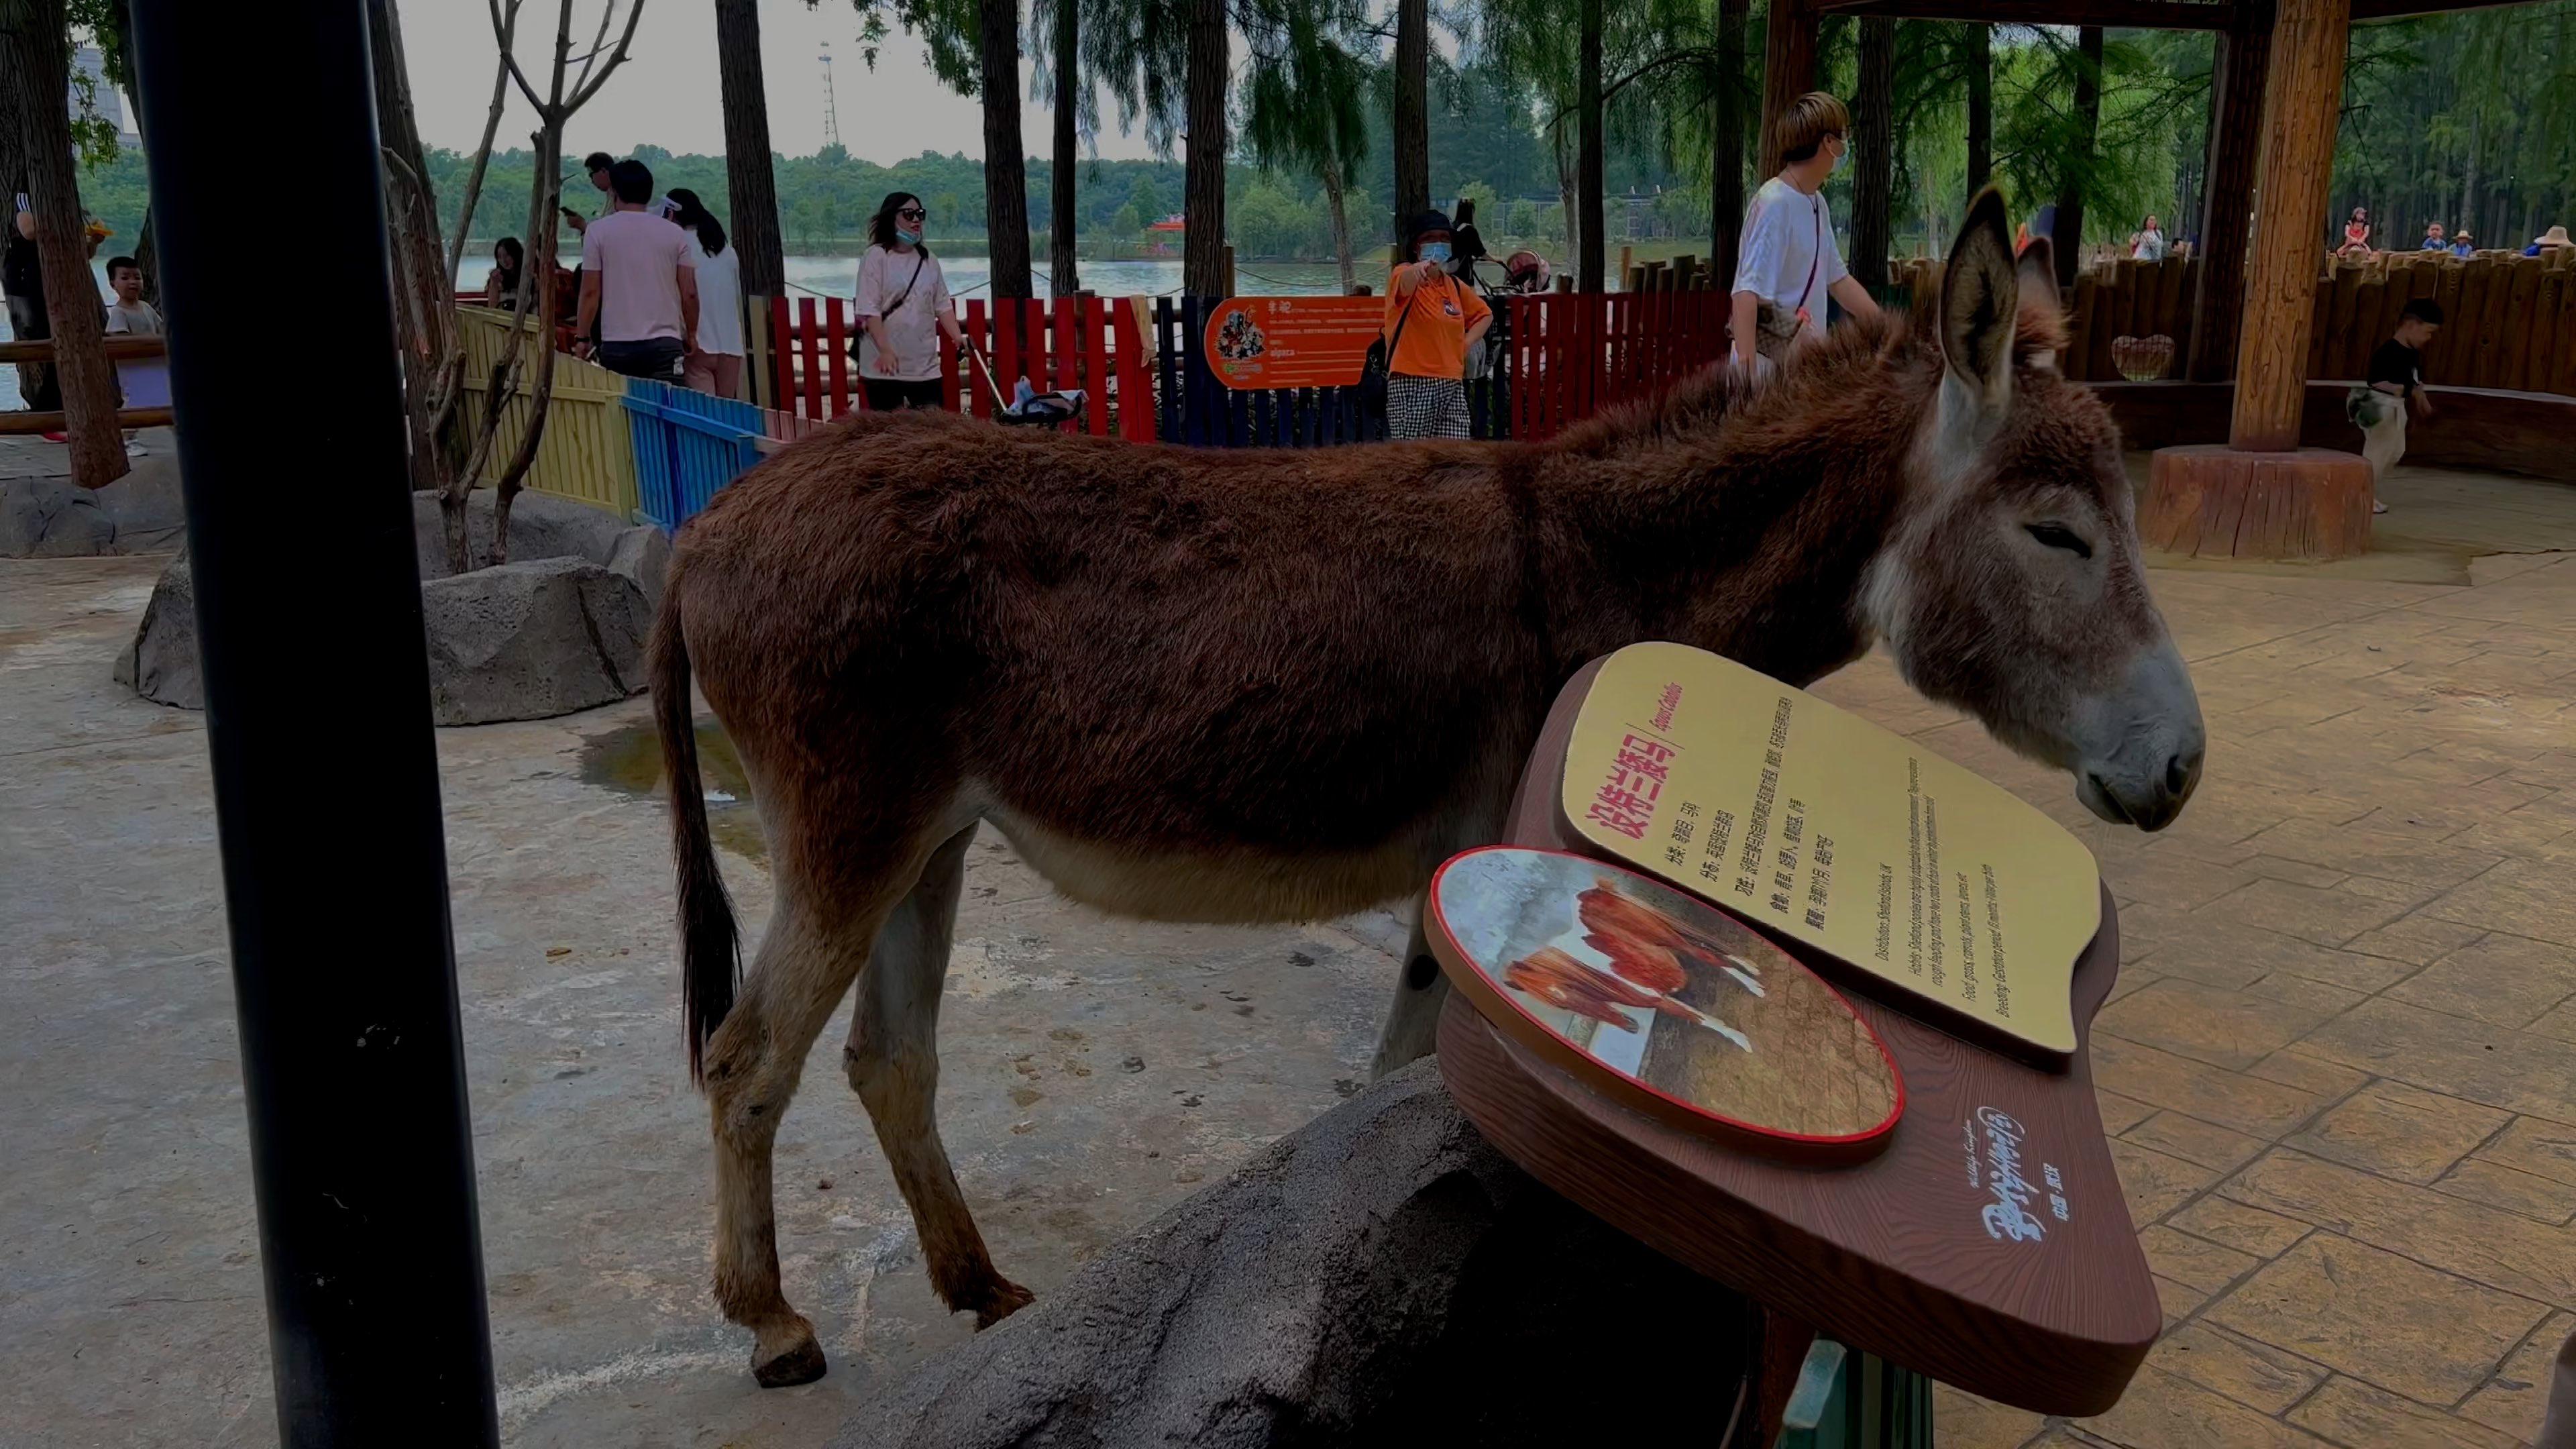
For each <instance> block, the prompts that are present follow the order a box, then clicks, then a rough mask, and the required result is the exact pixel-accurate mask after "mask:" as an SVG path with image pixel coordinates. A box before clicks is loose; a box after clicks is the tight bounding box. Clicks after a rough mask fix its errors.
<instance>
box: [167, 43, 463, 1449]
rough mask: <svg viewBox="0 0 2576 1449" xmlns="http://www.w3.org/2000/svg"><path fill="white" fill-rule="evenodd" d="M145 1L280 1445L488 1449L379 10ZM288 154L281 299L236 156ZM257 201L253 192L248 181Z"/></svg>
mask: <svg viewBox="0 0 2576 1449" xmlns="http://www.w3.org/2000/svg"><path fill="white" fill-rule="evenodd" d="M242 14H243V12H242V11H241V10H240V9H239V8H238V7H234V6H225V5H209V4H205V3H203V0H135V5H134V31H135V33H134V36H133V40H134V45H135V51H136V59H137V62H138V85H139V88H140V90H141V93H142V109H143V112H144V114H146V115H149V116H150V117H152V151H151V155H150V158H149V159H150V166H151V177H152V215H153V225H154V229H155V236H154V239H155V240H156V241H157V242H158V243H159V244H160V251H161V293H162V304H161V305H162V308H163V310H164V311H165V312H166V314H167V316H168V321H169V329H170V389H171V395H172V403H173V406H174V407H175V408H176V410H177V414H178V431H179V463H180V470H181V474H182V477H183V479H184V487H185V491H186V498H187V507H188V550H189V557H190V565H191V568H192V571H193V573H194V584H195V589H196V598H197V640H198V649H199V652H200V656H201V659H200V663H201V669H202V674H203V677H204V680H205V692H206V744H207V751H208V753H209V755H210V756H211V757H212V763H213V775H214V787H215V815H216V824H217V830H218V835H219V838H220V841H221V845H222V849H223V860H224V905H225V914H226V917H227V921H228V925H229V927H230V933H231V940H232V958H233V984H234V992H235V1004H236V1009H237V1011H238V1013H239V1017H240V1026H241V1052H242V1081H243V1086H244V1089H245V1093H246V1096H247V1098H248V1111H249V1116H250V1146H251V1168H252V1174H253V1180H254V1183H255V1186H256V1188H257V1192H258V1199H259V1229H260V1256H261V1266H262V1269H263V1271H264V1273H265V1276H266V1279H267V1289H268V1322H269V1353H270V1358H271V1360H272V1367H273V1371H274V1374H275V1378H276V1387H277V1417H278V1428H279V1437H280V1439H281V1440H282V1442H283V1443H285V1444H286V1445H288V1446H290V1449H300V1446H305V1445H340V1446H346V1445H361V1444H440V1445H469V1446H471V1445H495V1444H497V1443H498V1442H499V1438H500V1435H499V1428H498V1425H497V1424H496V1422H495V1419H494V1414H493V1403H492V1349H491V1335H490V1328H489V1325H488V1323H487V1321H486V1319H485V1316H484V1305H483V1258H482V1247H481V1243H480V1240H479V1238H478V1236H477V1232H476V1226H475V1204H474V1161H473V1144H472V1141H471V1138H470V1136H469V1130H468V1124H467V1113H466V1102H465V1064H464V1052H463V1046H462V1042H461V1039H460V1033H459V1030H458V1025H457V1011H456V966H455V953H454V949H453V946H452V943H451V941H450V939H449V934H448V917H447V871H446V852H445V844H444V840H443V838H442V833H441V824H440V817H439V803H438V771H437V758H436V753H435V745H434V742H433V739H432V736H431V733H430V715H429V667H428V660H427V655H426V651H425V649H424V647H423V642H422V630H421V600H420V578H419V567H418V564H417V562H416V558H415V551H414V548H413V544H412V504H411V497H410V491H409V490H410V484H409V479H408V470H407V469H406V467H405V455H406V445H405V439H404V432H403V427H404V424H403V406H402V396H401V392H400V387H401V383H400V378H399V375H398V371H397V354H396V352H395V347H394V332H393V299H392V287H391V283H390V281H389V271H388V266H387V252H386V237H385V219H384V209H383V206H382V203H381V190H380V186H379V182H378V159H377V155H378V153H377V143H376V119H375V106H374V103H373V98H372V94H371V91H370V82H369V78H368V77H369V66H368V52H367V34H366V22H365V17H364V11H363V0H273V3H271V4H270V5H268V6H267V7H265V8H264V9H262V10H261V11H260V12H259V23H258V27H257V28H258V32H259V35H258V49H259V64H258V67H257V71H258V74H257V75H256V76H252V75H249V74H247V73H246V72H244V71H243V70H242V69H241V68H240V67H239V66H237V65H233V64H228V63H222V62H219V61H217V60H216V59H215V57H219V56H224V55H234V54H238V53H240V52H239V49H238V48H239V47H240V45H241V44H242V41H243V32H242V29H241V18H242ZM280 146H286V147H288V148H290V149H291V150H292V151H293V152H294V154H295V156H296V161H297V166H296V170H297V175H298V177H299V178H300V179H299V182H298V184H299V186H300V187H301V188H302V197H303V202H302V214H303V215H304V216H305V217H306V219H307V226H306V229H305V232H304V240H305V242H306V244H305V245H303V246H301V247H298V248H297V249H296V261H295V264H294V269H293V270H294V274H295V281H296V289H295V290H296V295H297V296H298V297H300V298H302V299H303V300H304V305H303V306H302V307H301V308H300V309H297V308H293V307H288V308H285V309H284V310H281V306H282V304H281V299H280V298H279V296H278V293H277V288H276V286H275V281H276V278H277V275H278V273H277V265H278V256H277V250H276V247H277V242H276V237H277V232H276V229H275V228H274V227H273V226H271V225H269V224H268V223H267V222H265V221H263V220H262V219H261V217H260V216H259V215H258V213H257V212H256V211H255V210H253V208H252V206H251V196H250V192H249V191H246V190H245V185H246V179H245V177H244V175H243V173H242V170H241V167H242V164H243V158H245V157H251V156H259V155H266V154H272V153H274V152H275V151H276V149H277V148H278V147H280ZM253 189H255V188H253Z"/></svg>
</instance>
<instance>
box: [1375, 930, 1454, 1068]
mask: <svg viewBox="0 0 2576 1449" xmlns="http://www.w3.org/2000/svg"><path fill="white" fill-rule="evenodd" d="M1429 914H1430V912H1429V910H1428V909H1427V906H1426V908H1425V909H1424V910H1421V911H1418V912H1416V913H1415V915H1414V918H1413V939H1412V940H1410V941H1408V942H1406V943H1405V947H1404V970H1403V971H1402V972H1401V973H1400V974H1399V975H1398V976H1397V978H1396V983H1395V1004H1394V1005H1392V1006H1390V1007H1388V1008H1387V1012H1386V1029H1385V1030H1384V1031H1383V1032H1381V1033H1379V1035H1378V1041H1377V1059H1376V1060H1375V1061H1372V1062H1370V1063H1369V1080H1370V1081H1372V1082H1374V1081H1376V1080H1377V1079H1378V1078H1380V1077H1383V1076H1385V1075H1386V1074H1387V1073H1389V1072H1392V1071H1395V1070H1397V1069H1399V1068H1401V1067H1404V1066H1407V1065H1409V1064H1411V1063H1413V1062H1417V1061H1420V1060H1421V1059H1422V1058H1424V1057H1427V1056H1429V1055H1431V1054H1432V1053H1433V1052H1435V1051H1438V1050H1439V1049H1440V1008H1441V1006H1442V1005H1443V1004H1444V1003H1446V1002H1447V1001H1448V1000H1449V978H1448V977H1446V976H1444V975H1442V974H1441V972H1440V963H1439V962H1438V961H1436V960H1434V959H1432V955H1431V942H1430V939H1429V938H1428V937H1427V936H1426V935H1424V931H1425V930H1426V927H1425V925H1424V920H1425V918H1426V917H1427V916H1428V915H1429Z"/></svg>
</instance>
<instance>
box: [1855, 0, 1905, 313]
mask: <svg viewBox="0 0 2576 1449" xmlns="http://www.w3.org/2000/svg"><path fill="white" fill-rule="evenodd" d="M1853 101H1854V104H1853V106H1852V137H1851V144H1852V150H1853V152H1855V153H1856V154H1855V155H1854V157H1853V159H1854V161H1856V162H1857V163H1858V169H1857V170H1856V171H1855V173H1854V175H1853V177H1852V254H1851V274H1852V276H1853V277H1855V278H1857V279H1858V280H1859V282H1860V284H1861V285H1862V286H1864V287H1882V288H1883V287H1885V286H1886V285H1887V236H1888V224H1889V222H1890V221H1891V220H1892V218H1891V217H1890V215H1889V213H1890V210H1891V209H1892V208H1893V207H1894V206H1895V204H1896V197H1895V191H1894V188H1895V184H1896V157H1895V148H1896V116H1895V110H1896V22H1895V21H1893V20H1887V19H1883V18H1877V17H1872V18H1869V19H1865V20H1863V21H1861V23H1860V91H1859V93H1858V94H1857V95H1856V96H1854V97H1853Z"/></svg>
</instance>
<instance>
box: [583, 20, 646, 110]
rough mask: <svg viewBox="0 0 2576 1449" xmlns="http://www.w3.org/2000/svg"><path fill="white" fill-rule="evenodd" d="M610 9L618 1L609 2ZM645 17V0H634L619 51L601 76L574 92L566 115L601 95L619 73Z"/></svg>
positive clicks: (611, 55)
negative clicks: (637, 28) (637, 26)
mask: <svg viewBox="0 0 2576 1449" xmlns="http://www.w3.org/2000/svg"><path fill="white" fill-rule="evenodd" d="M609 8H610V9H612V10H613V9H615V8H616V0H609ZM605 14H606V12H602V15H603V17H604V16H605ZM643 15H644V0H634V6H633V8H632V9H630V10H628V11H627V12H626V31H625V33H624V34H622V35H620V36H618V37H617V49H616V50H615V51H614V52H612V53H611V54H610V55H609V57H608V63H607V64H606V65H603V66H601V67H600V68H599V74H597V75H595V76H592V77H591V78H590V80H589V82H588V83H587V84H585V85H582V86H580V87H579V88H577V89H576V90H575V91H574V92H573V97H572V100H571V101H570V102H568V103H566V105H565V107H564V114H566V115H570V114H572V113H573V112H574V111H577V110H580V109H581V108H582V106H583V104H584V103H585V102H587V101H588V100H589V99H590V98H591V97H592V96H595V95H597V94H599V88H600V87H601V86H604V85H606V84H608V78H609V77H610V76H612V75H615V74H616V73H617V68H618V67H619V66H621V65H624V64H625V63H626V48H627V47H628V46H629V45H631V44H633V43H634V40H635V22H636V21H637V20H639V19H642V18H643ZM602 33H603V34H604V33H605V31H604V30H603V32H602Z"/></svg>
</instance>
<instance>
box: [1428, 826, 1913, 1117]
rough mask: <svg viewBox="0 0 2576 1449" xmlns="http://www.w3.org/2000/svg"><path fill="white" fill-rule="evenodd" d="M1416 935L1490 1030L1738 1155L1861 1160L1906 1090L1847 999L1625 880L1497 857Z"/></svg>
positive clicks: (1721, 916)
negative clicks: (1493, 1028)
mask: <svg viewBox="0 0 2576 1449" xmlns="http://www.w3.org/2000/svg"><path fill="white" fill-rule="evenodd" d="M1428 909H1429V911H1430V914H1431V925H1432V929H1431V930H1429V931H1427V932H1425V934H1426V935H1427V936H1428V937H1429V939H1430V942H1431V950H1432V955H1433V956H1435V957H1436V958H1438V960H1439V962H1440V966H1441V969H1442V970H1443V971H1444V972H1446V973H1447V975H1448V977H1449V980H1450V983H1451V984H1452V985H1453V986H1455V987H1456V988H1457V989H1458V990H1459V991H1461V992H1463V993H1464V994H1465V995H1466V996H1467V998H1468V999H1469V1000H1470V1001H1472V1002H1473V1003H1475V1006H1476V1009H1477V1010H1478V1011H1480V1012H1482V1013H1483V1014H1484V1016H1485V1018H1486V1019H1487V1020H1489V1021H1491V1022H1492V1023H1493V1024H1494V1025H1495V1026H1496V1027H1497V1028H1499V1029H1500V1030H1502V1031H1503V1032H1505V1033H1507V1034H1509V1035H1510V1036H1512V1037H1513V1038H1514V1039H1515V1040H1517V1041H1519V1042H1520V1043H1521V1044H1522V1045H1523V1046H1526V1047H1528V1048H1529V1049H1530V1050H1531V1051H1533V1052H1536V1053H1537V1054H1538V1055H1540V1056H1541V1057H1543V1058H1545V1059H1546V1060H1548V1061H1550V1062H1552V1063H1554V1064H1556V1065H1557V1066H1559V1067H1562V1068H1563V1069H1565V1070H1566V1071H1568V1072H1571V1073H1573V1074H1574V1075H1575V1076H1576V1077H1578V1078H1580V1079H1581V1080H1582V1081H1584V1082H1585V1083H1586V1084H1587V1085H1589V1086H1590V1087H1592V1088H1593V1089H1594V1090H1596V1091H1599V1092H1601V1093H1603V1094H1604V1095H1606V1096H1608V1097H1610V1098H1612V1099H1613V1100H1616V1101H1619V1102H1621V1103H1624V1104H1625V1105H1627V1106H1629V1107H1631V1108H1634V1109H1635V1110H1637V1111H1640V1112H1644V1113H1646V1114H1648V1115H1649V1116H1652V1117H1655V1118H1658V1119H1660V1120H1662V1121H1664V1122H1667V1123H1670V1124H1671V1125H1673V1126H1676V1127H1680V1128H1683V1129H1684V1130H1687V1131H1692V1132H1698V1133H1701V1134H1703V1135H1706V1136H1710V1137H1713V1138H1717V1139H1719V1140H1721V1141H1724V1142H1726V1143H1727V1144H1728V1145H1730V1146H1734V1147H1737V1148H1740V1149H1743V1150H1745V1151H1750V1152H1759V1153H1762V1154H1764V1155H1766V1156H1771V1157H1780V1158H1788V1159H1791V1160H1796V1161H1807V1162H1838V1161H1854V1160H1857V1159H1860V1158H1865V1157H1868V1156H1871V1155H1873V1154H1875V1153H1876V1152H1877V1151H1879V1149H1880V1148H1882V1147H1884V1146H1885V1145H1886V1143H1887V1138H1888V1134H1889V1132H1890V1131H1891V1129H1893V1128H1894V1127H1895V1126H1896V1119H1897V1118H1898V1117H1899V1116H1901V1115H1902V1114H1903V1113H1904V1110H1905V1085H1904V1082H1903V1080H1902V1079H1901V1078H1900V1077H1899V1076H1898V1074H1897V1070H1896V1064H1895V1062H1894V1061H1892V1060H1890V1059H1889V1057H1888V1055H1887V1048H1886V1046H1885V1044H1883V1043H1882V1042H1881V1041H1880V1040H1879V1038H1878V1033H1877V1032H1876V1031H1874V1030H1873V1029H1871V1027H1870V1025H1869V1023H1867V1022H1866V1021H1863V1020H1862V1019H1861V1018H1860V1017H1859V1016H1858V1015H1857V1014H1855V1013H1854V1012H1853V1011H1852V1009H1851V1005H1850V1003H1848V1002H1846V1001H1844V1000H1843V998H1842V996H1841V994H1840V993H1838V992H1836V991H1835V990H1834V989H1833V988H1832V987H1831V986H1828V985H1826V984H1825V982H1824V981H1823V979H1822V978H1820V977H1818V976H1817V975H1816V974H1815V973H1814V972H1812V971H1809V970H1808V969H1807V968H1806V967H1805V966H1802V965H1800V964H1799V963H1798V962H1797V961H1796V960H1795V959H1793V958H1791V957H1790V956H1789V955H1788V954H1787V953H1785V952H1783V951H1782V950H1780V948H1779V947H1777V946H1774V945H1772V944H1771V943H1770V942H1769V941H1767V940H1764V939H1763V938H1762V937H1761V936H1760V935H1758V934H1757V933H1755V932H1754V931H1753V930H1751V929H1750V928H1748V927H1747V926H1745V925H1744V924H1743V923H1742V922H1740V921H1738V920H1736V919H1735V918H1734V917H1732V916H1729V915H1727V914H1726V913H1724V912H1722V911H1719V910H1717V909H1715V908H1714V907H1711V906H1709V905H1706V904H1704V903H1702V902H1700V901H1695V900H1692V899H1691V898H1689V897H1687V896H1685V895H1683V894H1681V893H1680V892H1678V891H1675V890H1673V889H1671V888H1670V887H1668V886H1665V885H1663V884H1661V883H1659V882H1657V881H1654V880H1651V879H1648V878H1647V877H1645V876H1642V875H1639V874H1637V873H1635V872H1633V871H1628V870H1622V869H1620V868H1619V867H1617V866H1614V865H1608V864H1605V863H1603V862H1601V861H1599V860H1595V859H1592V858H1589V857H1585V856H1578V855H1568V854H1564V853H1561V852H1558V851H1549V850H1529V849H1524V848H1520V847H1515V846H1492V847H1487V848H1484V849H1479V850H1471V851H1468V852H1466V853H1465V854H1463V855H1459V856H1456V857H1454V858H1453V859H1451V860H1450V861H1449V863H1448V864H1446V865H1444V866H1442V867H1441V868H1440V870H1439V873H1438V874H1436V875H1434V876H1433V877H1432V880H1431V893H1430V901H1429V905H1428Z"/></svg>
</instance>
